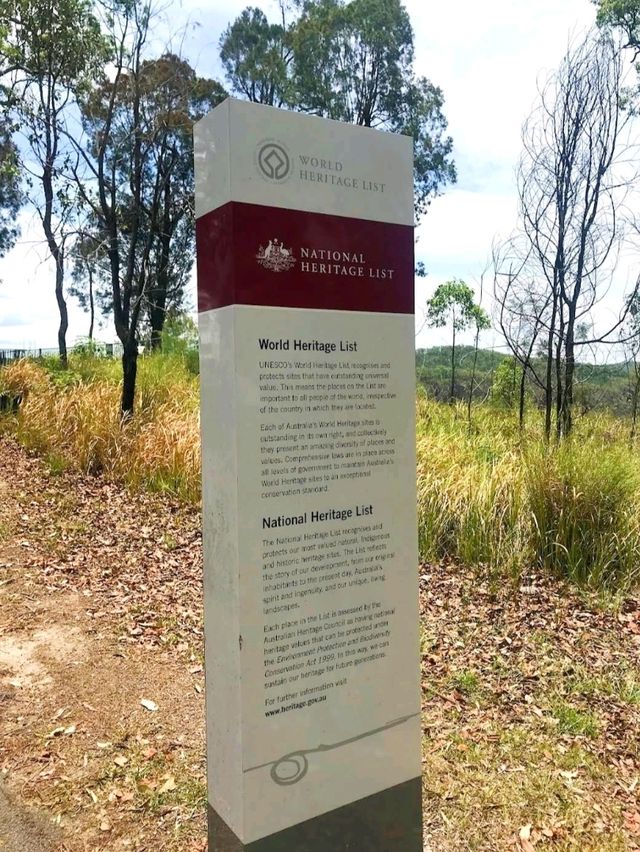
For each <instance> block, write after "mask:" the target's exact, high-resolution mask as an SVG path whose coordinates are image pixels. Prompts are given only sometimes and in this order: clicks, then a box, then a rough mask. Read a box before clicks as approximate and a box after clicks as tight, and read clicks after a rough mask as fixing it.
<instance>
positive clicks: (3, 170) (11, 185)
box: [0, 119, 23, 257]
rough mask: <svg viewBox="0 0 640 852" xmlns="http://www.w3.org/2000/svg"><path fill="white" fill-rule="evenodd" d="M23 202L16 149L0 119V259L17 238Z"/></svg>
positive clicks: (6, 126)
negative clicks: (17, 218) (18, 221)
mask: <svg viewBox="0 0 640 852" xmlns="http://www.w3.org/2000/svg"><path fill="white" fill-rule="evenodd" d="M22 202H23V195H22V190H21V178H20V166H19V161H18V149H17V148H16V145H15V143H14V142H13V139H12V137H11V128H10V125H9V124H8V122H7V121H6V119H5V120H2V119H0V257H3V255H5V254H6V253H7V252H8V251H9V249H10V248H11V247H12V246H13V244H14V243H15V241H16V239H17V238H18V235H19V231H18V227H17V225H16V215H17V213H18V210H19V208H20V205H21V204H22Z"/></svg>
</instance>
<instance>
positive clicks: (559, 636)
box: [0, 437, 640, 852]
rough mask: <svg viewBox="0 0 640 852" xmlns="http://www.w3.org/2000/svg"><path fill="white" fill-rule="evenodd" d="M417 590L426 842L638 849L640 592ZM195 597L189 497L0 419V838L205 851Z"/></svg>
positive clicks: (65, 848) (465, 583) (56, 848)
mask: <svg viewBox="0 0 640 852" xmlns="http://www.w3.org/2000/svg"><path fill="white" fill-rule="evenodd" d="M420 595H421V605H422V611H423V618H422V661H423V704H424V731H425V736H424V759H423V766H424V792H425V799H424V801H425V821H426V830H427V837H428V841H427V843H428V844H429V845H428V846H427V847H425V848H429V849H430V850H432V852H459V850H487V852H488V850H503V849H504V850H514V849H520V850H524V852H531V850H532V849H536V850H537V849H542V850H543V849H549V850H567V851H568V850H593V852H596V850H598V852H600V850H604V852H616V850H634V849H640V808H639V805H638V790H639V785H640V605H639V602H638V600H637V599H636V598H634V597H628V598H625V599H617V600H615V601H612V600H609V601H605V602H604V603H606V606H603V602H602V601H593V600H589V599H588V598H586V597H585V596H584V595H583V596H580V595H577V594H576V593H575V592H572V591H570V590H569V589H567V588H564V587H562V586H561V585H560V584H559V583H558V582H556V581H552V580H548V579H544V578H541V577H535V576H532V577H529V578H526V579H525V580H524V581H521V582H519V583H517V584H510V583H509V582H504V581H502V580H498V579H495V578H491V577H483V576H481V575H479V574H478V573H477V572H476V573H473V572H470V571H465V570H462V569H460V568H459V567H456V566H451V565H436V566H423V567H422V568H421V576H420ZM201 619H202V612H201V545H200V519H199V515H198V512H197V510H195V509H193V508H185V507H184V506H180V505H178V504H175V503H173V502H172V501H171V500H168V499H166V498H163V497H156V496H149V495H140V494H137V495H132V494H129V493H127V492H126V491H124V490H123V489H122V488H120V487H119V486H117V485H114V484H110V483H107V482H104V481H103V480H101V479H100V478H90V477H82V476H78V475H75V474H71V473H66V472H64V473H61V474H54V473H52V472H51V471H50V470H48V469H47V467H46V465H45V464H44V463H43V462H42V461H40V460H38V459H35V458H30V457H28V456H27V455H26V454H25V453H24V452H23V451H22V450H21V449H20V448H19V447H18V446H17V445H16V444H15V443H14V442H13V441H11V440H10V439H9V438H6V437H3V438H1V439H0V852H14V850H16V852H17V850H20V852H93V850H131V852H158V850H163V851H164V850H167V852H204V850H205V849H206V840H205V835H206V827H205V803H206V789H205V765H204V708H203V687H204V673H203V661H202V635H201ZM3 844H4V845H3ZM296 852H303V850H296ZM362 852H366V850H362ZM389 852H402V850H389Z"/></svg>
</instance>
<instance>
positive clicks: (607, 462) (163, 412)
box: [0, 355, 640, 589]
mask: <svg viewBox="0 0 640 852" xmlns="http://www.w3.org/2000/svg"><path fill="white" fill-rule="evenodd" d="M0 389H10V390H12V391H13V392H20V393H24V395H25V400H24V402H23V405H22V406H21V409H20V412H19V415H18V416H17V417H10V418H9V420H10V422H11V427H10V428H12V430H13V431H14V433H15V434H16V435H17V437H18V439H19V440H20V441H21V442H22V443H23V444H24V445H25V446H26V447H28V448H29V449H31V450H33V451H35V452H37V453H39V454H40V455H42V456H43V457H44V458H45V459H47V460H48V462H49V464H50V466H51V468H52V469H53V470H60V469H63V468H66V467H72V468H76V469H79V470H81V471H85V472H87V473H98V472H99V473H103V474H104V475H106V476H107V477H111V478H113V479H117V480H119V481H122V482H125V483H127V484H128V485H130V486H131V487H133V488H149V489H152V490H156V491H163V492H167V493H169V494H171V495H174V496H176V497H178V498H180V499H183V500H187V501H190V502H197V501H198V500H199V497H200V437H199V420H198V410H199V393H198V380H197V378H196V377H195V376H193V374H192V373H191V372H190V371H189V369H188V365H187V363H186V362H185V360H184V359H183V358H181V357H180V356H179V355H176V356H174V355H170V356H162V355H159V356H151V357H145V358H143V359H141V363H140V368H139V383H138V398H137V413H136V416H135V418H134V419H133V420H132V421H131V422H129V423H127V424H125V425H124V426H123V425H122V424H121V422H120V418H119V414H118V410H119V398H120V386H119V365H118V363H117V362H112V361H107V360H105V359H99V358H91V357H86V356H84V357H76V356H72V359H71V369H70V370H68V371H64V372H59V371H57V370H56V369H55V365H53V364H51V365H45V366H42V365H37V364H34V363H30V362H18V363H16V364H13V365H11V366H9V367H7V368H5V369H4V370H1V371H0ZM528 424H529V425H528V426H527V429H526V430H525V431H524V432H523V433H520V431H519V430H518V427H517V423H516V422H515V419H514V417H513V416H512V415H511V414H509V413H507V412H504V411H500V410H498V409H494V408H491V407H490V406H484V407H483V406H479V407H477V408H476V409H475V410H474V414H473V422H472V428H471V429H470V428H469V426H468V424H467V421H466V412H465V411H464V410H463V408H462V407H461V408H456V407H455V406H454V407H452V406H448V405H443V404H439V403H436V402H433V401H429V400H428V399H426V398H424V397H421V398H420V399H419V401H418V404H417V441H418V470H417V476H418V512H419V543H420V553H421V557H422V558H423V559H426V560H429V559H439V558H443V557H450V558H452V559H454V560H459V561H462V562H464V563H466V564H469V565H479V566H485V567H488V568H489V569H490V570H492V571H493V572H495V574H496V576H498V577H504V576H511V577H514V578H517V577H520V576H521V575H523V574H524V573H525V572H527V571H529V570H530V569H531V568H532V567H536V568H542V569H544V570H547V571H551V572H553V573H555V574H558V575H560V576H564V577H567V578H569V579H571V580H573V581H575V582H578V583H582V584H588V585H591V586H594V587H597V588H600V589H602V588H616V589H619V588H625V587H628V586H630V585H633V584H635V583H637V581H638V578H639V576H640V465H639V462H640V452H639V451H638V450H637V449H635V448H634V447H631V446H630V445H629V442H628V430H627V424H625V423H623V422H622V421H619V420H616V419H615V418H613V417H611V416H608V415H605V414H597V415H590V416H588V417H585V418H582V419H579V420H578V422H577V425H576V430H575V434H574V436H573V438H572V439H571V440H570V441H567V442H565V443H563V444H562V445H561V446H559V447H557V446H555V445H552V446H549V447H547V446H546V445H545V443H544V441H543V435H542V421H541V419H540V418H539V417H538V415H537V414H536V413H535V412H531V413H530V415H529V417H528Z"/></svg>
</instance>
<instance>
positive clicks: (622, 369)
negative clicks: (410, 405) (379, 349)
mask: <svg viewBox="0 0 640 852" xmlns="http://www.w3.org/2000/svg"><path fill="white" fill-rule="evenodd" d="M473 357H474V349H473V346H456V354H455V358H456V386H455V395H456V398H458V399H466V398H467V396H468V393H469V387H470V384H471V376H472V370H473ZM504 361H507V362H509V363H513V362H512V359H511V358H510V357H509V356H508V355H505V354H504V353H502V352H496V351H495V350H493V349H479V350H478V358H477V364H476V377H475V389H474V399H476V400H478V401H479V400H482V399H485V398H488V397H489V395H490V394H491V387H492V384H493V381H494V374H495V371H496V370H497V368H498V366H499V365H500V364H501V363H503V362H504ZM533 363H534V366H535V368H536V370H537V371H538V372H539V373H540V374H542V373H543V371H544V361H543V360H542V359H534V362H533ZM576 376H577V386H576V404H577V405H578V406H579V407H580V408H582V409H583V410H584V411H590V410H593V409H603V408H606V409H609V410H611V411H613V412H615V413H616V414H619V415H627V414H628V413H629V409H630V388H631V377H632V376H633V365H629V364H627V363H626V362H623V363H615V364H584V363H581V364H578V366H577V368H576ZM416 378H417V380H418V382H419V384H421V385H423V386H424V388H425V390H426V391H427V393H428V394H429V396H431V397H434V398H435V399H441V400H446V399H448V397H449V382H450V378H451V347H450V346H434V347H431V348H430V349H417V350H416ZM514 379H515V381H516V382H517V381H518V380H519V367H518V368H517V373H516V376H515V377H514ZM528 392H529V394H530V395H532V396H533V397H534V398H536V399H540V398H541V393H540V390H539V388H537V387H536V386H535V385H534V384H533V383H532V382H530V383H529V390H528Z"/></svg>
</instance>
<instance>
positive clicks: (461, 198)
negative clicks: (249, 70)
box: [0, 0, 595, 349]
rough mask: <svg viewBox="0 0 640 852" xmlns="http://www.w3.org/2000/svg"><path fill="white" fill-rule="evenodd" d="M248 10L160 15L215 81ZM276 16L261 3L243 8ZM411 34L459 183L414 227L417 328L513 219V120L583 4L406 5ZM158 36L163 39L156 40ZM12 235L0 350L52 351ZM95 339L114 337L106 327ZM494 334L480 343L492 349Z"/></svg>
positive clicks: (2, 291) (35, 284) (45, 271)
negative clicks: (227, 34) (229, 35)
mask: <svg viewBox="0 0 640 852" xmlns="http://www.w3.org/2000/svg"><path fill="white" fill-rule="evenodd" d="M246 5H247V2H246V0H225V2H221V0H212V2H209V3H205V2H203V0H182V2H174V3H170V4H168V6H167V14H168V16H169V20H170V21H171V27H170V28H169V27H168V28H167V30H166V32H172V33H175V32H176V31H177V30H178V29H179V28H178V27H177V26H176V22H177V21H179V20H184V21H185V22H187V21H188V26H187V27H186V29H185V32H184V34H181V35H180V36H179V37H176V36H173V38H174V40H175V39H176V38H179V39H180V42H181V43H180V44H179V45H178V44H173V45H172V47H173V49H179V48H181V49H182V50H183V51H184V52H185V53H186V55H187V56H188V57H189V59H190V60H191V62H192V64H194V65H195V67H196V69H197V70H198V72H199V73H200V74H203V75H205V74H206V75H210V76H215V77H217V78H218V79H220V80H221V81H223V72H222V69H221V67H220V65H219V62H218V58H217V45H218V41H219V38H220V34H221V32H222V31H223V30H224V29H225V27H226V25H227V24H228V23H229V22H230V21H231V20H233V19H234V18H235V17H236V16H237V15H238V14H239V13H240V12H241V11H242V9H243V8H244V7H245V6H246ZM254 5H258V6H260V7H261V8H262V9H263V10H264V11H265V13H266V14H267V16H268V17H270V18H271V19H274V20H275V19H276V17H277V6H276V4H275V3H274V2H271V0H263V2H260V0H258V2H254ZM405 6H406V8H407V10H408V12H409V15H410V17H411V21H412V24H413V28H414V33H415V57H416V59H415V67H416V71H417V72H418V73H419V74H421V75H425V76H427V77H429V79H430V80H431V81H432V82H433V83H435V84H436V85H438V86H440V87H441V89H442V91H443V93H444V98H445V105H444V113H445V116H446V117H447V119H448V122H449V133H450V135H451V136H452V138H453V140H454V153H453V156H454V160H455V162H456V166H457V170H458V182H457V184H456V185H455V186H453V187H448V188H447V189H446V190H445V192H444V194H443V195H442V196H441V197H439V198H436V199H435V200H434V201H433V202H432V204H431V207H430V209H429V212H428V213H427V215H426V217H425V218H424V220H423V221H422V223H421V224H420V226H419V228H418V234H417V237H418V241H417V246H416V259H417V260H420V261H423V262H424V264H425V266H426V269H427V272H428V275H427V277H426V278H425V279H418V280H417V282H416V315H417V327H418V328H420V327H421V326H422V324H423V323H422V321H421V318H422V315H423V312H424V306H425V303H426V301H427V299H428V298H429V296H430V295H431V294H432V293H433V290H434V289H435V287H436V286H437V285H438V284H439V283H441V282H443V281H446V280H448V279H450V278H452V277H458V278H462V279H464V280H465V281H467V283H469V284H470V285H472V286H475V287H476V290H477V289H478V286H479V282H480V277H481V275H482V272H483V270H484V269H485V268H486V266H487V263H488V259H489V257H490V253H491V245H492V242H493V241H494V239H496V238H500V237H502V238H505V237H507V236H508V235H509V234H510V233H511V231H512V230H513V229H514V227H515V226H516V223H517V197H516V187H515V167H516V163H517V161H518V157H519V155H520V149H521V143H520V134H521V127H522V124H523V122H524V120H525V119H526V118H527V116H528V115H529V113H530V112H531V110H532V107H533V106H534V104H535V101H536V93H537V84H538V82H539V81H541V80H543V79H544V78H545V76H546V75H548V74H549V73H550V72H551V71H552V70H553V69H554V68H556V67H557V66H558V64H559V62H560V61H561V59H562V57H563V55H564V54H565V52H566V49H567V46H568V44H569V42H570V41H571V40H572V39H574V38H575V37H577V36H579V35H580V34H582V33H583V32H585V30H586V29H587V28H588V27H589V26H591V24H592V23H593V21H594V15H595V9H594V6H593V5H592V3H591V2H590V0H561V2H558V0H536V2H535V3H528V2H526V0H484V1H483V2H482V3H478V2H477V0H457V2H455V3H434V2H429V0H405ZM167 40H168V39H167ZM20 224H21V227H22V234H23V237H22V239H21V241H20V243H19V244H18V245H17V246H16V247H15V248H14V249H13V250H12V251H11V252H10V253H9V254H8V255H7V256H6V257H5V258H2V259H0V349H1V348H6V347H18V346H20V347H28V348H31V347H35V348H48V347H55V346H56V340H57V337H56V335H57V308H56V302H55V296H54V292H53V270H52V269H51V264H50V262H49V261H48V260H47V252H46V248H45V247H44V246H43V243H42V237H41V234H40V226H39V223H38V221H37V219H36V217H35V215H34V213H33V212H32V211H29V210H24V211H23V213H22V214H21V215H20ZM488 278H489V276H485V282H484V290H485V295H484V299H485V301H484V304H485V306H486V307H487V309H488V310H489V311H490V310H491V303H490V290H491V281H490V280H487V279H488ZM69 301H70V328H69V335H68V340H69V341H70V342H73V341H74V340H75V339H77V338H81V337H83V336H85V335H86V334H87V330H88V325H89V321H88V317H87V316H86V315H85V314H84V313H83V312H82V311H81V310H80V309H79V307H78V306H77V304H76V303H74V302H73V300H72V299H70V300H69ZM99 336H100V337H101V339H103V340H106V341H111V340H114V339H115V332H114V330H113V329H112V327H111V326H110V325H109V324H108V323H107V324H106V325H105V327H104V328H103V329H101V330H100V332H99ZM446 342H447V337H446V336H445V334H444V332H440V331H434V330H431V329H423V330H422V331H421V332H420V333H419V335H418V337H417V344H418V345H421V346H430V345H439V344H442V343H446ZM501 343H502V341H501V340H500V339H499V335H498V334H497V333H496V332H492V331H489V332H485V334H484V341H483V345H485V346H495V347H496V348H498V347H500V346H501Z"/></svg>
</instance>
